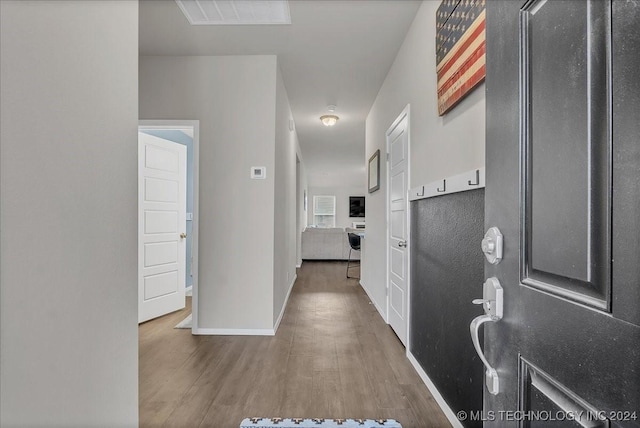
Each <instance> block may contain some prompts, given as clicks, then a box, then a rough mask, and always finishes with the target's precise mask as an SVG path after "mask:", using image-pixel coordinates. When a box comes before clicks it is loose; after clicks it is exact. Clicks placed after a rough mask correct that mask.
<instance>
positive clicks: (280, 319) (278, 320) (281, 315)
mask: <svg viewBox="0 0 640 428" xmlns="http://www.w3.org/2000/svg"><path fill="white" fill-rule="evenodd" d="M296 279H298V275H297V274H296V275H293V281H291V284H289V291H287V297H285V298H284V303H283V304H282V310H280V315H279V316H278V319H277V320H276V323H275V325H274V326H273V332H274V333H273V334H275V333H276V332H277V331H278V327H280V321H282V317H283V316H284V311H285V309H287V303H289V296H290V295H291V290H293V284H295V283H296Z"/></svg>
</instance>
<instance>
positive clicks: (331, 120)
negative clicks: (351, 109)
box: [320, 114, 340, 126]
mask: <svg viewBox="0 0 640 428" xmlns="http://www.w3.org/2000/svg"><path fill="white" fill-rule="evenodd" d="M338 119H340V118H339V117H338V116H336V115H335V114H325V115H324V116H320V120H321V121H322V124H323V125H324V126H333V125H335V124H336V123H337V122H338Z"/></svg>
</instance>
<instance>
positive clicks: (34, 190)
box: [0, 0, 138, 427]
mask: <svg viewBox="0 0 640 428" xmlns="http://www.w3.org/2000/svg"><path fill="white" fill-rule="evenodd" d="M0 20H1V21H0V44H1V45H0V46H1V47H0V57H1V58H2V60H1V61H0V67H1V68H0V92H1V93H2V97H0V152H1V156H0V170H1V177H2V179H1V184H0V246H1V247H0V265H1V266H2V268H1V269H0V283H1V284H0V342H1V343H2V347H1V348H0V425H1V426H3V427H5V426H6V427H13V426H48V427H50V426H59V427H72V426H76V427H78V426H89V425H93V426H105V427H134V426H137V425H138V322H137V313H138V309H137V303H138V298H137V287H136V284H137V229H138V224H137V214H136V213H137V185H136V184H135V183H136V182H137V170H138V165H137V150H138V149H137V147H138V145H137V140H138V139H137V130H138V109H137V108H138V2H137V1H131V0H128V1H100V2H98V1H82V2H78V1H71V2H69V1H6V0H5V1H0Z"/></svg>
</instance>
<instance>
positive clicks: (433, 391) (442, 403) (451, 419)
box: [407, 348, 464, 428]
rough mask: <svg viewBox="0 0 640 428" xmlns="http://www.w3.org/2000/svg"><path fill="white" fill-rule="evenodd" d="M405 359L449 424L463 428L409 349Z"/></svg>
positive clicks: (455, 427)
mask: <svg viewBox="0 0 640 428" xmlns="http://www.w3.org/2000/svg"><path fill="white" fill-rule="evenodd" d="M407 358H408V359H409V361H410V362H411V365H412V366H413V368H414V369H415V370H416V372H417V373H418V376H420V379H422V381H423V382H424V384H425V385H426V386H427V389H428V390H429V392H431V395H432V396H433V398H434V399H435V400H436V403H438V405H439V406H440V408H441V409H442V411H443V412H444V415H445V416H446V417H447V419H449V422H450V423H451V425H453V427H454V428H464V426H463V425H462V423H461V422H460V421H459V420H458V418H456V415H455V413H454V412H453V410H451V407H449V405H448V404H447V402H446V401H445V400H444V397H442V394H440V391H438V388H436V386H435V385H434V383H433V382H432V381H431V379H429V376H428V375H427V373H426V372H425V371H424V370H423V369H422V367H421V366H420V363H418V360H416V358H415V357H414V356H413V354H412V353H411V352H410V351H409V348H407Z"/></svg>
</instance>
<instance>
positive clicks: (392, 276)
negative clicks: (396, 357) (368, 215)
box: [387, 113, 409, 345]
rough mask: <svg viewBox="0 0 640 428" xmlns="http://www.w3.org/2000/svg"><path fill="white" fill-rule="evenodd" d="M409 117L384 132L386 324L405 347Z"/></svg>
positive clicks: (407, 269) (400, 119) (399, 119)
mask: <svg viewBox="0 0 640 428" xmlns="http://www.w3.org/2000/svg"><path fill="white" fill-rule="evenodd" d="M408 123H409V117H408V114H407V113H403V114H402V115H401V116H400V117H399V118H398V120H396V122H395V123H394V124H393V125H392V126H391V128H389V131H387V148H388V150H389V164H388V166H389V193H388V198H389V201H388V204H387V206H388V209H389V212H388V219H389V223H388V224H389V226H388V234H389V239H388V243H389V244H388V245H389V257H388V266H387V271H388V272H389V283H388V284H387V287H388V288H387V293H388V296H389V297H388V314H389V324H390V325H391V327H392V328H393V330H394V331H395V332H396V334H397V335H398V338H399V339H400V340H401V341H402V343H403V344H405V345H406V343H407V306H408V298H407V297H408V296H407V283H408V272H409V257H408V253H407V186H408V172H409V135H408Z"/></svg>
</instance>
